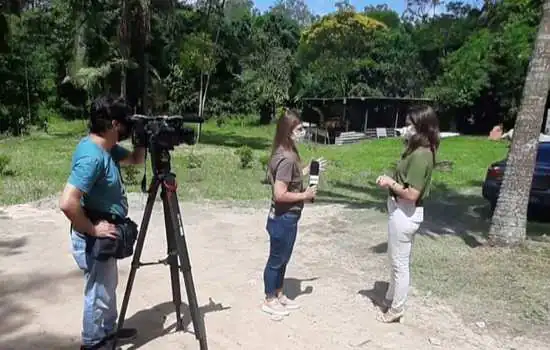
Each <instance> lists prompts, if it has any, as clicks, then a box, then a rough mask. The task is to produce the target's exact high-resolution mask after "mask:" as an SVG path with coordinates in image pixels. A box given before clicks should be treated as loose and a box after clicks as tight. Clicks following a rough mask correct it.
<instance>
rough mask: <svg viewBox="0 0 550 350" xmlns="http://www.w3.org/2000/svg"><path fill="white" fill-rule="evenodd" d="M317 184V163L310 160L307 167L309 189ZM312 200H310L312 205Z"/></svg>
mask: <svg viewBox="0 0 550 350" xmlns="http://www.w3.org/2000/svg"><path fill="white" fill-rule="evenodd" d="M318 183H319V162H318V161H316V160H312V161H311V164H310V165H309V187H311V186H316V185H317V184H318ZM313 201H314V199H313V198H312V199H311V203H313Z"/></svg>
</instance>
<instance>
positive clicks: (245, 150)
mask: <svg viewBox="0 0 550 350" xmlns="http://www.w3.org/2000/svg"><path fill="white" fill-rule="evenodd" d="M235 153H236V154H237V155H238V156H239V159H240V161H241V168H243V169H245V168H249V167H250V165H251V163H252V160H253V159H254V157H253V155H252V148H250V147H248V146H241V147H239V148H238V149H237V150H236V151H235Z"/></svg>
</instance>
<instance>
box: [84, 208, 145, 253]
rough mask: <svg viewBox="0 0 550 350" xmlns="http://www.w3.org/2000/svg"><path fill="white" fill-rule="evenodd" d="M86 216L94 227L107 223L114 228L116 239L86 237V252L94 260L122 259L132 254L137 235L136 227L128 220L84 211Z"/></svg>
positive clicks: (112, 215)
mask: <svg viewBox="0 0 550 350" xmlns="http://www.w3.org/2000/svg"><path fill="white" fill-rule="evenodd" d="M84 212H85V213H86V216H87V217H88V218H89V219H90V221H91V222H92V223H93V224H94V225H95V224H97V223H98V222H99V221H102V220H104V221H107V222H109V223H111V224H114V225H115V226H116V236H117V238H116V239H112V238H108V237H101V238H100V237H93V236H90V235H85V237H86V252H87V253H88V254H90V255H91V256H92V257H93V258H94V259H96V260H100V261H104V260H107V259H109V258H116V259H124V258H127V257H129V256H132V254H133V253H134V244H135V242H136V238H137V235H138V226H137V224H136V223H135V222H133V221H132V220H131V219H130V218H121V217H120V216H118V215H114V214H110V213H104V212H98V211H94V210H90V209H86V208H85V209H84Z"/></svg>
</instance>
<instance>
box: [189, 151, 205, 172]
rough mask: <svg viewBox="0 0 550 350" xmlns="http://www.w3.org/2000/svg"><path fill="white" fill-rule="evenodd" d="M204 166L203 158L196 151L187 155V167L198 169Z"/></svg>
mask: <svg viewBox="0 0 550 350" xmlns="http://www.w3.org/2000/svg"><path fill="white" fill-rule="evenodd" d="M200 167H202V158H201V157H200V156H198V155H197V154H195V153H189V155H188V156H187V168H189V169H197V168H200Z"/></svg>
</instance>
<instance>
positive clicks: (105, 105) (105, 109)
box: [89, 96, 131, 134]
mask: <svg viewBox="0 0 550 350" xmlns="http://www.w3.org/2000/svg"><path fill="white" fill-rule="evenodd" d="M130 113H131V109H130V107H129V106H128V104H127V103H126V101H125V100H124V99H123V98H119V97H113V96H102V97H98V98H96V99H95V100H94V101H93V102H92V105H91V107H90V122H89V128H90V132H91V133H94V134H101V133H103V132H105V131H107V130H109V129H110V128H112V121H113V120H117V121H119V122H121V123H125V124H126V123H128V116H129V115H130Z"/></svg>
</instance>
